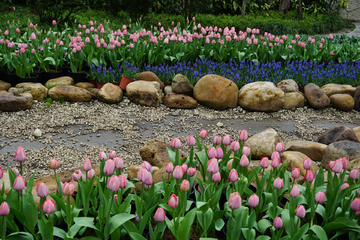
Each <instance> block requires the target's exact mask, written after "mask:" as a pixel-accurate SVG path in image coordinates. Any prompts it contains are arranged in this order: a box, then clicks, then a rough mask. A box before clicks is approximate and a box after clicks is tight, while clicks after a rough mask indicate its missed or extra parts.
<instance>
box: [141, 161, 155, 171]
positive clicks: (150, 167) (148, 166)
mask: <svg viewBox="0 0 360 240" xmlns="http://www.w3.org/2000/svg"><path fill="white" fill-rule="evenodd" d="M141 166H142V167H144V168H146V170H148V171H149V172H153V171H154V168H153V167H152V166H151V164H150V163H149V162H148V161H143V163H142V164H141Z"/></svg>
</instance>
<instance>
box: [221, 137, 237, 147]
mask: <svg viewBox="0 0 360 240" xmlns="http://www.w3.org/2000/svg"><path fill="white" fill-rule="evenodd" d="M222 143H223V144H224V145H226V146H229V145H230V144H231V136H230V135H225V136H224V137H223V140H222ZM239 148H240V146H239Z"/></svg>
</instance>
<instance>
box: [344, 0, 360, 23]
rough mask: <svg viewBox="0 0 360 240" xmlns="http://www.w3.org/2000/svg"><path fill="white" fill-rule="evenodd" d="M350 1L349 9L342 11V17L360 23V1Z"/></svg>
mask: <svg viewBox="0 0 360 240" xmlns="http://www.w3.org/2000/svg"><path fill="white" fill-rule="evenodd" d="M348 1H349V5H348V7H347V8H346V9H344V10H342V11H341V13H340V16H342V17H343V18H346V19H350V20H356V21H360V0H348Z"/></svg>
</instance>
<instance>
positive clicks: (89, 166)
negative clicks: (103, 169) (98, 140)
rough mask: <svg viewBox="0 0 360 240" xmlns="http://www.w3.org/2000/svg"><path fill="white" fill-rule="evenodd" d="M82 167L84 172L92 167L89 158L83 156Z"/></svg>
mask: <svg viewBox="0 0 360 240" xmlns="http://www.w3.org/2000/svg"><path fill="white" fill-rule="evenodd" d="M83 169H84V171H85V172H87V171H90V170H91V169H92V163H91V161H90V159H89V158H85V161H84V164H83Z"/></svg>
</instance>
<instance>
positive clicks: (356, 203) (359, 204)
mask: <svg viewBox="0 0 360 240" xmlns="http://www.w3.org/2000/svg"><path fill="white" fill-rule="evenodd" d="M350 208H351V209H352V210H353V211H355V212H358V211H360V198H355V199H354V200H353V201H352V202H351V204H350Z"/></svg>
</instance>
